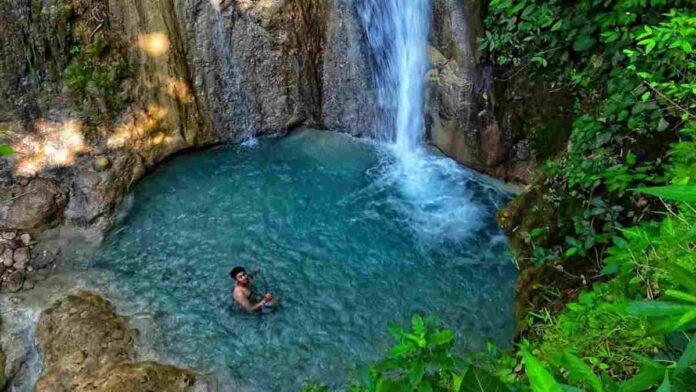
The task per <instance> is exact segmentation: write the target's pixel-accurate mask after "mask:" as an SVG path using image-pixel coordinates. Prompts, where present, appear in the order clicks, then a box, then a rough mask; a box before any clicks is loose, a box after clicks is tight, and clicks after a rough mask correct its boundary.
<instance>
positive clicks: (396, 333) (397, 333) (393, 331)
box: [387, 324, 406, 339]
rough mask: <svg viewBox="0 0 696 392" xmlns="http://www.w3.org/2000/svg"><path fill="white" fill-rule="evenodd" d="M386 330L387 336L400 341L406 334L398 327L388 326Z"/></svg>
mask: <svg viewBox="0 0 696 392" xmlns="http://www.w3.org/2000/svg"><path fill="white" fill-rule="evenodd" d="M387 329H388V330H389V334H390V335H391V336H392V337H394V338H395V339H401V338H402V337H403V336H404V335H405V334H406V331H404V329H403V328H401V327H400V326H398V325H394V324H389V325H388V326H387Z"/></svg>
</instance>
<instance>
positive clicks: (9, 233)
mask: <svg viewBox="0 0 696 392" xmlns="http://www.w3.org/2000/svg"><path fill="white" fill-rule="evenodd" d="M15 237H17V233H15V232H14V231H6V232H4V233H2V239H4V240H13V239H15Z"/></svg>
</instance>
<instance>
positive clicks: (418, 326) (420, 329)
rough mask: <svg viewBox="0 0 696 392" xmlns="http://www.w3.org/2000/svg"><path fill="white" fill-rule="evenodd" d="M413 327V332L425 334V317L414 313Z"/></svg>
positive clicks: (412, 318) (419, 334)
mask: <svg viewBox="0 0 696 392" xmlns="http://www.w3.org/2000/svg"><path fill="white" fill-rule="evenodd" d="M411 328H413V332H415V333H416V335H418V336H423V335H424V334H425V323H424V322H423V318H422V317H421V316H419V315H418V314H414V315H413V316H412V317H411Z"/></svg>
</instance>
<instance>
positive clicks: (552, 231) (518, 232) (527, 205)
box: [496, 177, 558, 269]
mask: <svg viewBox="0 0 696 392" xmlns="http://www.w3.org/2000/svg"><path fill="white" fill-rule="evenodd" d="M557 213H558V211H557V209H556V208H555V206H554V204H553V200H550V199H549V197H548V193H547V192H546V188H545V178H543V177H542V178H540V179H538V180H537V181H536V182H535V183H534V184H533V185H532V186H531V187H530V188H528V189H527V190H525V191H524V192H523V193H521V194H520V195H519V196H517V197H516V198H515V199H513V200H512V201H511V202H510V203H508V205H506V206H505V207H504V208H502V209H501V210H499V211H498V213H497V215H496V220H497V222H498V226H500V228H501V229H502V230H503V231H504V232H505V233H506V234H507V235H508V236H509V238H510V247H511V248H512V250H513V252H514V253H515V255H516V257H517V260H518V264H519V266H520V268H521V269H524V268H526V267H527V266H528V262H527V260H529V257H530V253H531V249H530V247H529V244H527V243H526V242H525V235H526V234H527V233H529V232H531V231H532V230H533V229H535V228H544V229H545V230H546V235H545V236H544V237H542V238H539V239H538V240H537V241H538V242H536V244H537V245H544V243H546V242H548V239H549V238H551V237H553V236H555V235H556V232H557V230H556V221H557ZM540 242H541V243H540Z"/></svg>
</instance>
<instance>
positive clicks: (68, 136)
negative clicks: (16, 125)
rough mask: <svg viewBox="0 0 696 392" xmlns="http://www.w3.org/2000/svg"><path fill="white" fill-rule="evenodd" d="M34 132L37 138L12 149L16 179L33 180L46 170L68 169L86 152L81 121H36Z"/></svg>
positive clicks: (24, 139)
mask: <svg viewBox="0 0 696 392" xmlns="http://www.w3.org/2000/svg"><path fill="white" fill-rule="evenodd" d="M34 128H35V130H36V131H37V132H36V134H31V135H27V136H25V137H24V138H22V139H21V140H20V141H19V142H17V143H15V144H14V145H13V146H12V147H13V148H14V149H15V150H16V151H17V154H18V155H19V159H18V161H17V164H16V166H15V174H17V175H20V176H33V175H35V174H36V173H38V172H39V171H41V170H43V169H44V168H47V167H56V166H66V165H71V164H73V163H74V162H75V158H76V156H77V155H78V154H79V153H83V152H87V151H88V149H89V148H88V146H87V144H86V143H85V140H84V136H83V133H82V131H83V124H82V122H80V121H77V120H66V121H65V122H55V121H49V120H45V119H39V120H37V121H36V122H35V124H34Z"/></svg>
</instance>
